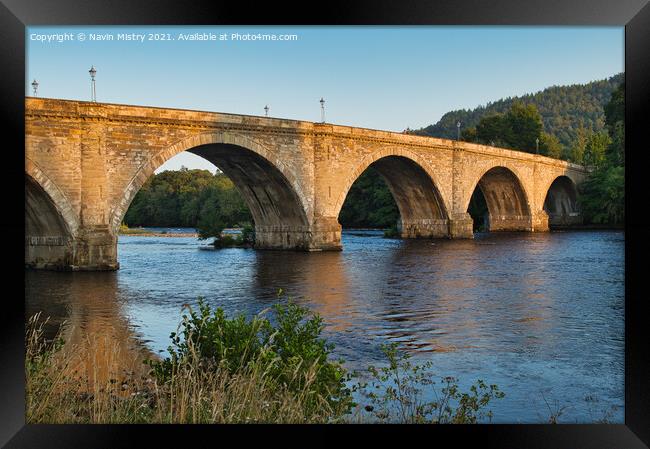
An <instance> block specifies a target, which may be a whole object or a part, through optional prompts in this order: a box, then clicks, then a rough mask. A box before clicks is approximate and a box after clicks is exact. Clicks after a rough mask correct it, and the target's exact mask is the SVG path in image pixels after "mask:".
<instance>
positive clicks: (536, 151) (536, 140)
mask: <svg viewBox="0 0 650 449" xmlns="http://www.w3.org/2000/svg"><path fill="white" fill-rule="evenodd" d="M535 153H536V154H539V137H535Z"/></svg>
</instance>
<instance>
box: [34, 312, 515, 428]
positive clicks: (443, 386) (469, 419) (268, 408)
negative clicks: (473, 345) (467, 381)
mask: <svg viewBox="0 0 650 449" xmlns="http://www.w3.org/2000/svg"><path fill="white" fill-rule="evenodd" d="M28 328H29V331H28V333H27V336H26V347H27V355H26V367H25V369H26V376H27V422H29V423H255V422H260V423H261V422H263V423H337V422H355V423H372V422H400V423H475V422H484V421H489V420H490V419H491V416H492V415H491V412H490V411H489V409H488V406H489V404H490V402H491V401H492V400H494V399H498V398H501V397H503V393H501V392H500V391H499V390H498V388H497V387H496V386H495V385H490V386H488V385H486V384H485V383H483V382H482V381H480V380H479V381H478V382H477V383H475V384H474V385H473V386H472V387H471V388H470V389H469V391H467V392H461V391H459V388H458V385H457V383H456V379H454V378H452V377H444V378H441V379H440V380H439V383H438V384H436V382H435V381H434V380H433V378H432V377H431V375H430V368H431V366H430V364H428V365H427V364H413V363H412V362H411V360H410V358H409V356H408V355H407V354H404V353H401V352H400V351H398V350H397V347H396V346H394V345H393V346H384V347H383V348H382V349H383V351H384V354H385V356H386V363H385V364H383V365H382V366H380V367H373V366H369V367H368V369H367V370H366V371H365V375H364V376H360V377H359V375H358V373H349V372H348V371H347V370H346V369H345V368H344V367H343V362H342V361H340V360H334V359H333V358H332V350H333V345H331V344H329V343H328V342H326V341H325V340H324V339H322V338H321V337H320V334H321V331H322V329H323V323H322V320H321V319H320V317H318V316H317V315H311V314H309V312H308V311H307V310H306V309H304V308H302V307H299V306H297V305H295V304H292V303H289V304H287V305H282V306H281V305H277V306H275V307H273V308H272V309H271V310H267V311H265V312H263V313H262V314H260V315H258V316H256V317H253V318H252V319H247V318H245V317H244V316H237V317H233V318H228V317H226V316H225V315H224V312H223V311H222V310H221V309H216V310H214V311H213V310H210V309H209V308H208V307H207V306H206V305H205V304H203V303H202V302H199V307H198V309H197V310H192V309H191V308H189V307H188V308H187V310H186V314H185V315H184V316H183V321H182V323H181V325H180V326H179V332H178V333H172V334H171V345H170V347H169V354H168V356H166V357H164V358H160V357H153V356H152V357H150V358H148V360H146V362H145V363H143V364H141V365H142V366H141V369H135V370H131V371H125V370H123V369H120V368H117V367H118V366H120V364H116V363H114V361H115V360H118V359H119V356H120V354H118V353H119V351H120V348H119V346H118V345H117V344H116V342H115V341H114V340H111V339H109V338H107V337H101V336H98V337H93V338H96V339H97V340H96V341H94V342H93V345H83V346H69V345H66V344H64V342H63V341H62V340H61V339H60V338H56V339H54V340H49V341H48V340H46V339H45V338H44V337H43V331H42V330H43V320H41V319H40V317H39V316H38V315H37V316H35V317H33V318H32V319H30V321H29V326H28ZM96 347H101V348H102V354H104V355H103V356H101V357H97V355H96V354H93V352H94V351H95V350H94V349H93V348H96ZM81 367H86V368H88V369H86V370H83V369H80V368H81ZM360 378H363V379H364V381H363V382H361V381H359V380H358V379H360ZM355 381H356V383H355ZM425 390H426V391H425ZM432 390H433V391H434V393H435V394H434V396H435V397H436V401H428V400H425V397H430V394H426V393H427V392H428V393H430V392H431V391H432ZM355 398H357V399H355ZM356 401H358V403H357V402H356Z"/></svg>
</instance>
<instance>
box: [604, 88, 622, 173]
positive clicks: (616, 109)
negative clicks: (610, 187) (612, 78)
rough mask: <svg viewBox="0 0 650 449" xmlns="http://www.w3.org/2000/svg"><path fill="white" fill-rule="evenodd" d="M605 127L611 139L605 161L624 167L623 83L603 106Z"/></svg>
mask: <svg viewBox="0 0 650 449" xmlns="http://www.w3.org/2000/svg"><path fill="white" fill-rule="evenodd" d="M605 125H606V126H607V132H608V134H609V137H610V139H611V143H610V145H609V147H608V149H607V154H606V157H607V160H608V161H609V163H610V164H612V165H625V83H624V82H623V83H621V85H620V86H618V89H616V90H615V91H614V93H613V94H612V98H611V99H610V101H609V102H608V103H607V104H606V105H605Z"/></svg>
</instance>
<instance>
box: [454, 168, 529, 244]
mask: <svg viewBox="0 0 650 449" xmlns="http://www.w3.org/2000/svg"><path fill="white" fill-rule="evenodd" d="M476 191H479V192H480V193H481V194H482V195H483V198H484V199H485V203H486V205H487V214H488V217H487V218H488V223H487V224H488V226H487V228H488V230H490V231H530V230H532V219H531V209H532V208H531V205H530V201H529V195H528V193H527V192H526V188H525V187H524V184H523V183H522V181H521V176H518V175H517V173H516V172H515V171H514V170H513V169H511V168H508V167H505V166H501V165H498V166H493V167H490V168H488V169H487V170H485V171H483V172H482V173H481V174H480V175H479V176H478V180H477V181H476V182H475V184H474V189H473V190H472V192H476ZM473 194H474V193H473ZM470 200H471V197H468V198H467V199H466V201H465V206H464V209H465V210H468V209H469V205H470Z"/></svg>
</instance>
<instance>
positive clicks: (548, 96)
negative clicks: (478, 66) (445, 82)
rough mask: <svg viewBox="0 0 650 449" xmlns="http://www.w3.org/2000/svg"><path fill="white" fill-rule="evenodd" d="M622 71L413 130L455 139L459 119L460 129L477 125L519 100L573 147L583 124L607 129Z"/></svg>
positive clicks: (507, 100)
mask: <svg viewBox="0 0 650 449" xmlns="http://www.w3.org/2000/svg"><path fill="white" fill-rule="evenodd" d="M623 79H624V76H623V73H619V74H618V75H615V76H612V77H611V78H608V79H605V80H601V81H594V82H591V83H588V84H575V85H572V86H553V87H549V88H547V89H544V90H542V91H541V92H537V93H534V94H528V95H523V96H520V97H511V98H505V99H501V100H498V101H495V102H493V103H488V104H487V105H485V106H479V107H477V108H475V109H471V110H466V109H462V110H457V111H451V112H447V113H446V114H445V115H443V116H442V118H441V119H440V120H438V122H437V123H435V124H433V125H429V126H427V127H425V128H421V129H417V130H409V132H410V133H413V134H419V135H424V136H433V137H442V138H445V139H456V137H457V132H458V131H457V128H456V123H457V122H458V121H460V123H461V131H462V130H464V129H466V128H470V127H476V125H478V123H479V121H480V120H481V118H483V117H485V116H488V115H491V114H495V113H505V112H507V111H509V110H510V108H511V107H512V104H513V103H514V102H515V101H517V100H519V101H521V102H522V103H524V104H533V105H535V106H536V107H537V110H538V111H539V113H540V115H541V116H542V123H543V125H544V131H545V132H546V133H548V134H551V135H554V136H555V137H557V138H558V140H559V141H560V144H561V145H562V146H564V147H570V146H571V145H572V143H573V141H574V140H575V139H576V137H577V135H578V133H579V131H578V130H579V129H580V128H581V127H582V128H584V129H585V130H586V131H587V132H588V133H598V132H601V131H604V130H605V113H604V111H603V108H604V106H605V104H607V102H608V101H609V99H610V98H611V96H612V93H613V92H614V90H615V89H616V88H617V87H618V86H619V84H621V83H622V82H623Z"/></svg>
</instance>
